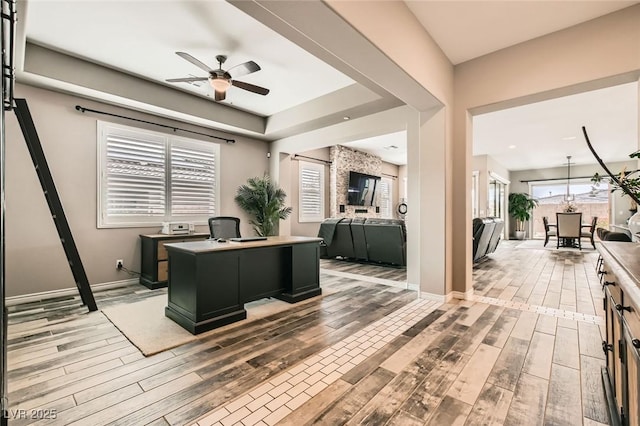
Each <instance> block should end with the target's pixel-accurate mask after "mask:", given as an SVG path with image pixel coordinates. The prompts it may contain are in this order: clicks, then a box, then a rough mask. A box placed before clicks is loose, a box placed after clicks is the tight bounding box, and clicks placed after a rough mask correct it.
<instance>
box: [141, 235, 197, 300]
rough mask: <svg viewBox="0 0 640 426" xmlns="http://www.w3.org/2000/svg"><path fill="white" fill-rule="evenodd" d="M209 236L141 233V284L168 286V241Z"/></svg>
mask: <svg viewBox="0 0 640 426" xmlns="http://www.w3.org/2000/svg"><path fill="white" fill-rule="evenodd" d="M207 238H209V234H207V233H195V234H186V235H165V234H150V235H140V241H141V255H142V259H141V261H140V284H142V285H144V286H146V287H148V288H150V289H152V290H153V289H156V288H160V287H166V286H167V280H168V279H169V257H168V255H167V249H166V248H165V246H164V245H165V244H166V243H181V242H185V241H199V240H206V239H207Z"/></svg>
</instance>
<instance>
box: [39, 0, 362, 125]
mask: <svg viewBox="0 0 640 426" xmlns="http://www.w3.org/2000/svg"><path fill="white" fill-rule="evenodd" d="M28 7H29V8H28V16H27V18H28V19H27V23H26V34H27V38H28V39H29V40H30V41H32V42H35V43H36V44H40V45H43V46H45V47H49V48H52V49H54V50H59V51H62V52H65V53H68V54H70V55H72V56H75V57H79V58H83V59H87V60H89V61H91V62H96V63H99V64H104V65H107V66H109V67H111V68H116V69H118V70H121V71H124V72H127V73H130V74H136V75H139V76H142V77H144V78H146V79H150V80H155V81H157V82H160V83H163V84H166V85H169V86H173V87H176V88H179V89H182V90H186V91H189V92H192V93H195V94H198V95H201V96H208V97H212V96H213V91H212V88H211V87H210V85H209V84H208V82H206V81H205V82H203V83H202V84H200V87H197V86H195V85H192V84H188V83H166V82H165V80H166V79H168V78H180V77H189V76H198V77H201V76H202V77H206V72H204V71H202V70H201V69H200V68H198V67H196V66H195V65H193V64H191V63H190V62H187V61H185V60H184V59H182V58H180V57H179V56H177V55H176V54H175V53H174V52H176V51H184V52H187V53H189V54H191V55H192V56H194V57H196V58H197V59H199V60H200V61H202V62H204V63H205V64H207V65H209V66H210V67H211V68H214V69H215V68H218V66H217V62H216V60H215V56H216V55H218V54H223V55H227V56H228V60H227V62H226V63H225V64H224V65H223V69H228V68H231V67H232V66H234V65H237V64H240V63H243V62H246V61H249V60H253V61H255V62H256V63H258V65H260V67H261V68H262V69H261V70H260V71H257V72H255V73H253V74H249V75H246V76H243V77H240V78H239V80H240V81H245V82H247V83H252V84H256V85H258V86H262V87H266V88H268V89H270V90H271V92H270V93H269V94H268V95H266V96H261V95H257V94H254V93H251V92H248V91H245V90H242V89H239V88H237V87H232V88H231V89H229V92H228V93H227V99H226V100H225V101H223V102H225V103H226V104H229V105H233V106H235V107H238V108H241V109H244V110H248V111H251V112H254V113H257V114H259V115H263V116H269V115H272V114H274V113H277V112H280V111H283V110H286V109H289V108H291V107H294V106H296V105H300V104H302V103H304V102H306V101H309V100H312V99H315V98H317V97H320V96H322V95H325V94H327V93H330V92H333V91H336V90H338V89H341V88H343V87H345V86H348V85H350V84H353V83H354V81H353V80H351V79H350V78H349V77H347V76H345V75H344V74H342V73H340V72H338V71H336V70H335V69H333V68H332V67H330V66H329V65H327V64H325V63H324V62H322V61H320V60H319V59H317V58H316V57H315V56H313V55H311V54H309V53H307V52H306V51H305V50H303V49H302V48H300V47H298V46H297V45H296V44H294V43H292V42H290V41H289V40H287V39H286V38H284V37H282V36H280V35H279V34H277V33H276V32H274V31H272V30H271V29H269V28H267V27H266V26H265V25H263V24H261V23H260V22H258V21H256V20H255V19H253V18H251V17H250V16H248V15H246V14H245V13H244V12H242V11H240V10H238V9H237V8H236V7H234V6H233V5H231V4H229V3H227V2H226V1H221V0H215V1H115V2H114V1H85V2H82V1H77V0H71V1H59V0H56V1H51V0H47V1H44V0H30V1H29V6H28Z"/></svg>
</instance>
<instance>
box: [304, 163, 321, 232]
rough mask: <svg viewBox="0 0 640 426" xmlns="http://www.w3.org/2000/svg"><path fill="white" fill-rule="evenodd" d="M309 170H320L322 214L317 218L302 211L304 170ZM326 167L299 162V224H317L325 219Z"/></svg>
mask: <svg viewBox="0 0 640 426" xmlns="http://www.w3.org/2000/svg"><path fill="white" fill-rule="evenodd" d="M303 168H308V169H313V170H318V171H319V172H320V214H319V215H317V216H307V215H304V214H303V210H302V196H303V190H302V169H303ZM324 181H325V166H324V164H317V163H312V162H309V161H302V160H298V222H299V223H314V222H315V223H317V222H322V221H323V220H324V219H325V194H324V193H325V187H324Z"/></svg>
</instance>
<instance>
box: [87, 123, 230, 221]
mask: <svg viewBox="0 0 640 426" xmlns="http://www.w3.org/2000/svg"><path fill="white" fill-rule="evenodd" d="M98 143H99V147H98V148H99V149H98V156H99V158H98V227H99V228H106V227H126V226H149V225H152V224H153V225H155V224H157V225H159V224H161V223H162V222H164V221H171V220H179V221H188V222H197V223H205V222H206V220H207V218H209V217H210V216H215V213H216V208H217V204H216V203H217V200H218V197H217V195H218V191H219V190H218V178H217V167H216V166H217V163H218V157H219V146H218V145H217V144H214V143H208V142H202V141H197V140H193V139H186V138H178V137H172V136H168V135H164V134H161V133H156V132H151V131H146V130H140V129H135V128H131V127H127V126H120V125H115V124H111V123H105V122H98Z"/></svg>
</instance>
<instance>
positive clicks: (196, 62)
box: [176, 52, 213, 72]
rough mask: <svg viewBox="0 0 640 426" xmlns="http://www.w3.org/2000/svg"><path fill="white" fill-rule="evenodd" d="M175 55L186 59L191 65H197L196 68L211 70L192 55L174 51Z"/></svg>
mask: <svg viewBox="0 0 640 426" xmlns="http://www.w3.org/2000/svg"><path fill="white" fill-rule="evenodd" d="M176 55H178V56H180V57H181V58H182V59H186V60H187V61H189V62H191V63H192V64H193V65H195V66H197V67H198V68H201V69H203V70H205V71H206V72H211V71H213V70H212V69H211V68H210V67H209V66H208V65H207V64H205V63H203V62H200V61H199V60H197V59H196V58H194V57H193V56H191V55H189V54H188V53H185V52H176Z"/></svg>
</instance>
